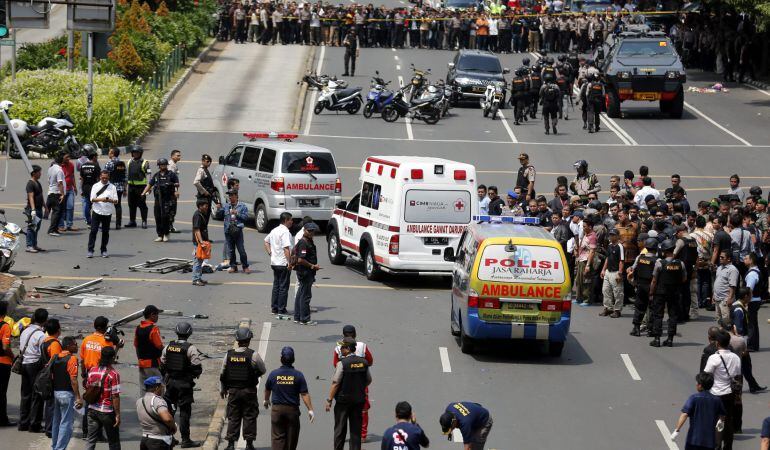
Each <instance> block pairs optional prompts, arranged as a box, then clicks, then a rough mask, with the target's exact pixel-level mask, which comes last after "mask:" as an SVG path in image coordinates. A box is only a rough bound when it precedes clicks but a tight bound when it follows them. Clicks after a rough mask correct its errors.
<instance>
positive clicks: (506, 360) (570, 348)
mask: <svg viewBox="0 0 770 450" xmlns="http://www.w3.org/2000/svg"><path fill="white" fill-rule="evenodd" d="M476 351H477V353H475V354H474V355H472V357H473V359H475V360H476V361H478V362H483V363H503V364H510V363H517V364H532V365H546V366H554V365H555V366H559V365H561V366H580V365H586V364H592V363H593V359H591V357H590V356H589V355H588V353H587V352H586V351H585V349H584V348H583V346H582V345H581V344H580V342H579V341H578V340H577V339H576V338H575V336H574V335H570V336H569V337H568V338H567V343H566V344H565V345H564V353H562V355H561V356H560V357H552V356H548V353H547V352H546V351H545V345H544V343H542V342H536V341H486V342H481V343H478V344H477V346H476Z"/></svg>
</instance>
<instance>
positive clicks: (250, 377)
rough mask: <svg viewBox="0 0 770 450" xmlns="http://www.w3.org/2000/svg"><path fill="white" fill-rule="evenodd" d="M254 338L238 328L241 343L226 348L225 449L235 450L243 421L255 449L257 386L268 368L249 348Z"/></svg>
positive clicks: (251, 449)
mask: <svg viewBox="0 0 770 450" xmlns="http://www.w3.org/2000/svg"><path fill="white" fill-rule="evenodd" d="M252 337H254V335H253V334H252V333H251V330H250V329H248V328H246V327H240V328H238V330H237V331H236V332H235V340H236V341H237V342H238V343H237V345H236V347H235V348H233V349H230V350H228V351H227V354H226V355H225V360H224V361H223V362H222V370H221V372H220V373H219V383H220V386H221V388H220V396H221V397H222V398H225V397H227V410H226V415H227V433H226V434H225V439H226V440H227V447H225V450H235V443H236V442H237V441H238V438H239V437H240V432H241V422H243V439H244V440H245V441H246V450H254V440H255V439H256V438H257V415H258V414H259V403H258V402H259V400H258V399H257V386H258V384H259V377H261V376H262V375H264V374H265V372H266V369H265V363H264V362H263V361H262V357H261V356H259V353H257V352H256V351H254V350H253V349H251V348H249V344H250V343H251V338H252ZM360 426H361V425H360V423H359V427H360Z"/></svg>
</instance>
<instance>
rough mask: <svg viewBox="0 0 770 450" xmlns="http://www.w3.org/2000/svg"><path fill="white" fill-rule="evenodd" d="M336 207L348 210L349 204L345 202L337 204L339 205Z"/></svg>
mask: <svg viewBox="0 0 770 450" xmlns="http://www.w3.org/2000/svg"><path fill="white" fill-rule="evenodd" d="M336 206H337V208H339V209H345V208H347V206H348V204H347V202H345V201H344V200H343V201H340V202H337V205H336Z"/></svg>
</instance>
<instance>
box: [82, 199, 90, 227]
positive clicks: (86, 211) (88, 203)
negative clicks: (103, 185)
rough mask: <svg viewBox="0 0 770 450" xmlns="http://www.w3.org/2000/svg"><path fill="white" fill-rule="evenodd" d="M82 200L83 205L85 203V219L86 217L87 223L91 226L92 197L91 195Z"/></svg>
mask: <svg viewBox="0 0 770 450" xmlns="http://www.w3.org/2000/svg"><path fill="white" fill-rule="evenodd" d="M89 194H90V192H89ZM81 198H82V200H81V203H83V217H85V219H86V223H87V224H88V225H91V197H90V195H83V196H82V197H81Z"/></svg>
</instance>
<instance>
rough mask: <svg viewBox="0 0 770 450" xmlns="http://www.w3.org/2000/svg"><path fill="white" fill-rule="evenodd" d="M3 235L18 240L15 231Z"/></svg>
mask: <svg viewBox="0 0 770 450" xmlns="http://www.w3.org/2000/svg"><path fill="white" fill-rule="evenodd" d="M3 237H4V238H8V239H12V240H14V241H15V240H16V235H14V234H13V233H3Z"/></svg>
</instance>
